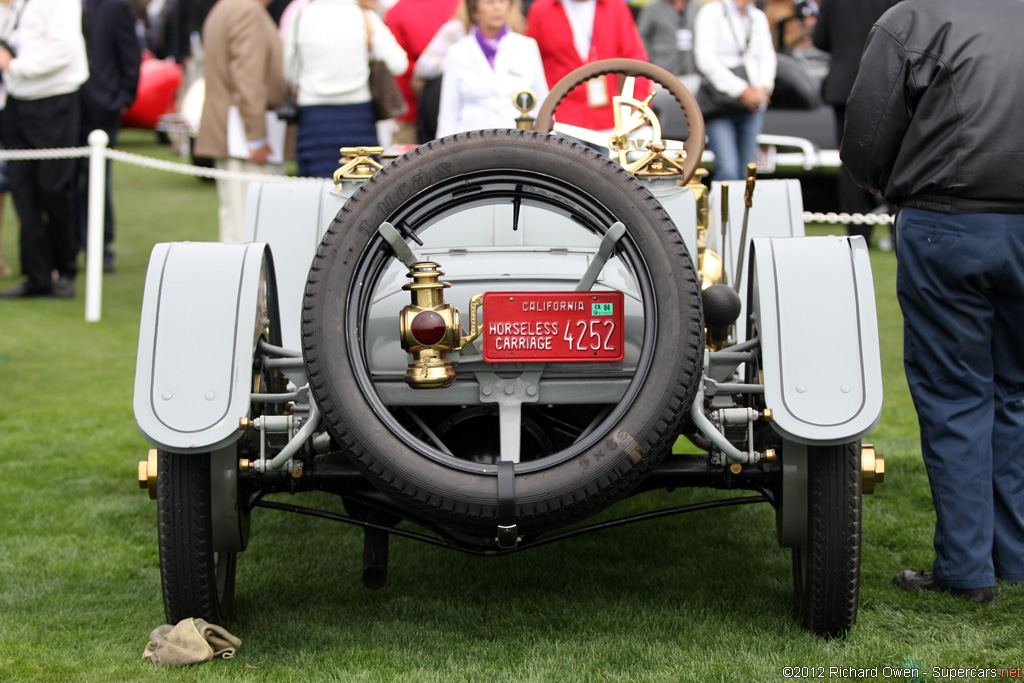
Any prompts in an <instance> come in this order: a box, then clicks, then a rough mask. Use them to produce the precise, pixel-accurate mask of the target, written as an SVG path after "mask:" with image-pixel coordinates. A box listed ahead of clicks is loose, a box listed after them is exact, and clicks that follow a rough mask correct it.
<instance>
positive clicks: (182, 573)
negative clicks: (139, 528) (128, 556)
mask: <svg viewBox="0 0 1024 683" xmlns="http://www.w3.org/2000/svg"><path fill="white" fill-rule="evenodd" d="M157 457H158V461H157V467H158V469H157V527H158V543H159V547H160V579H161V583H162V585H163V593H164V610H165V612H166V616H167V623H169V624H176V623H178V622H179V621H181V620H182V619H187V618H189V617H196V618H201V619H205V620H206V621H209V622H211V623H215V624H220V625H221V626H227V625H228V622H229V621H230V620H231V611H232V607H233V605H234V601H235V567H236V562H237V554H236V553H235V552H231V551H218V550H217V549H216V547H215V542H214V530H213V525H214V519H213V517H214V514H213V505H212V504H211V479H212V476H211V470H212V469H213V467H214V465H213V460H212V458H211V454H210V453H188V454H182V453H169V452H167V451H160V452H159V454H158V456H157ZM236 467H237V462H236Z"/></svg>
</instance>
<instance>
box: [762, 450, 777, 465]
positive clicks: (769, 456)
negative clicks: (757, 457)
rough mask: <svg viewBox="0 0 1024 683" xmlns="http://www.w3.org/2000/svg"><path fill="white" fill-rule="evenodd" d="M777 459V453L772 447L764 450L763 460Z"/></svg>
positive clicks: (771, 460)
mask: <svg viewBox="0 0 1024 683" xmlns="http://www.w3.org/2000/svg"><path fill="white" fill-rule="evenodd" d="M777 459H778V455H777V454H776V453H775V449H774V448H767V449H765V452H764V461H765V462H775V461H776V460H777Z"/></svg>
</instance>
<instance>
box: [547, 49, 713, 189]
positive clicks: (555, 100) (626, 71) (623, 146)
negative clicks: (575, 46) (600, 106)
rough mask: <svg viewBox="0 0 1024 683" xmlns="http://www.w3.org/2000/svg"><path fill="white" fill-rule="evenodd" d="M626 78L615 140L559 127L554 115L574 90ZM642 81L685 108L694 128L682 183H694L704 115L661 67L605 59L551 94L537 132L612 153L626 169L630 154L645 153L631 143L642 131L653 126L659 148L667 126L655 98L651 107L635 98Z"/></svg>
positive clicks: (574, 74) (614, 102) (619, 99)
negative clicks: (599, 80)
mask: <svg viewBox="0 0 1024 683" xmlns="http://www.w3.org/2000/svg"><path fill="white" fill-rule="evenodd" d="M612 73H613V74H621V75H623V76H625V79H624V80H623V84H622V94H621V95H617V96H615V97H613V98H612V105H613V110H614V114H615V128H614V130H612V133H611V135H608V136H606V135H605V134H603V133H599V132H597V131H593V130H590V129H588V128H582V127H580V126H573V125H569V124H566V123H555V119H554V114H555V110H556V109H557V108H558V105H559V103H560V102H561V101H562V100H563V99H565V97H566V95H568V94H569V93H570V92H572V90H573V89H574V88H576V87H577V86H580V85H582V84H583V83H586V82H587V81H589V80H590V79H591V78H596V77H598V76H604V75H606V74H612ZM637 77H643V78H649V79H650V80H652V81H654V82H655V83H657V84H658V85H660V86H661V87H662V88H664V89H665V90H667V91H668V92H669V93H671V95H672V96H673V97H674V98H675V99H676V102H678V103H679V106H680V107H682V109H683V114H684V115H685V116H686V122H687V124H688V125H689V127H690V135H689V137H688V138H687V140H686V141H685V142H684V143H682V147H683V150H684V151H685V152H686V158H685V159H684V160H682V162H681V163H680V166H682V169H683V179H682V182H683V183H684V184H685V183H686V182H688V181H689V180H690V178H691V177H693V174H694V173H695V172H696V170H697V167H698V166H699V165H700V158H701V155H702V154H703V153H704V116H703V115H702V114H701V113H700V107H699V106H697V100H696V98H694V96H693V95H692V94H691V93H690V91H689V90H687V89H686V86H685V85H683V84H682V83H681V82H680V81H679V79H678V78H676V77H675V76H673V75H672V74H671V73H670V72H668V71H666V70H665V69H662V68H661V67H660V66H655V65H654V64H650V63H649V62H642V61H640V60H638V59H602V60H599V61H596V62H591V63H590V64H584V65H583V66H581V67H580V68H578V69H575V70H573V71H571V72H569V73H568V74H566V76H565V77H564V78H562V80H560V81H558V83H555V86H554V87H553V88H551V92H550V93H548V96H547V98H546V99H545V100H544V103H543V104H542V105H541V107H540V110H539V111H538V113H537V120H536V122H535V123H534V126H533V128H534V130H537V131H540V132H542V133H550V132H552V131H553V132H556V133H562V134H564V135H568V136H569V137H573V138H576V139H578V140H582V141H584V142H587V143H590V144H593V145H598V146H600V147H607V148H609V149H610V150H612V151H613V152H615V153H617V154H618V156H619V163H620V164H622V165H623V166H625V165H627V164H626V154H627V152H629V151H631V150H640V151H642V150H643V147H641V146H640V145H639V144H638V142H637V141H636V139H635V138H633V137H631V134H632V133H634V132H635V131H636V130H638V129H639V128H641V127H643V126H645V125H649V126H650V127H651V128H652V129H653V133H654V134H653V138H654V140H655V141H656V142H657V141H659V138H660V137H661V124H660V123H659V122H658V117H657V116H656V115H655V114H654V112H653V111H652V110H651V108H650V98H647V100H645V101H640V100H637V99H635V98H634V97H633V86H634V83H635V81H636V78H637Z"/></svg>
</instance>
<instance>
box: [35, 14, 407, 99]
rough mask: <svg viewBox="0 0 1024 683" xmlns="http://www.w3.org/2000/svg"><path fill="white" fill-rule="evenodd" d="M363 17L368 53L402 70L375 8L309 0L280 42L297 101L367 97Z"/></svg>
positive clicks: (400, 54) (401, 53) (403, 63)
mask: <svg viewBox="0 0 1024 683" xmlns="http://www.w3.org/2000/svg"><path fill="white" fill-rule="evenodd" d="M32 1H33V2H35V0H32ZM366 17H368V18H369V20H370V23H371V26H372V30H373V54H374V57H376V58H377V59H381V60H383V61H384V63H385V64H386V65H387V67H388V71H390V72H391V73H392V74H394V75H396V76H397V75H400V74H403V73H405V70H406V69H407V68H408V67H409V60H408V58H407V57H406V55H405V50H403V49H402V48H401V46H399V44H398V42H397V41H396V40H395V37H394V36H393V35H392V34H391V31H390V30H388V27H387V26H385V25H384V22H383V21H381V19H380V17H379V16H377V14H376V13H375V12H364V11H363V10H362V9H361V8H360V7H359V4H358V3H357V2H356V0H315V2H311V3H309V5H307V6H306V7H304V8H303V9H302V11H300V12H299V14H298V15H297V16H296V17H295V19H294V20H293V21H292V25H291V31H290V32H289V34H288V39H287V40H285V44H284V76H285V78H287V79H288V82H289V83H290V84H291V85H293V86H296V87H297V88H298V103H299V105H300V106H308V105H317V104H358V103H362V102H369V101H370V86H369V83H368V82H367V79H368V78H369V75H370V67H369V61H368V56H367V49H366Z"/></svg>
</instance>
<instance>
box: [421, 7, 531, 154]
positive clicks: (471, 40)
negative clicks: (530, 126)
mask: <svg viewBox="0 0 1024 683" xmlns="http://www.w3.org/2000/svg"><path fill="white" fill-rule="evenodd" d="M509 3H510V0H468V2H467V3H466V4H467V8H468V10H469V18H470V20H471V21H472V22H473V28H472V29H471V30H470V32H469V35H468V36H466V37H465V38H463V39H462V40H460V41H459V42H457V43H455V44H454V45H452V46H451V48H450V49H449V50H448V54H447V55H445V58H444V68H443V71H444V76H443V78H442V81H441V104H440V107H439V109H438V114H437V135H438V137H443V136H445V135H451V134H453V133H459V132H462V131H467V130H480V129H482V128H514V127H515V120H516V118H517V117H518V116H519V111H518V110H517V109H516V108H515V105H514V104H513V102H512V99H513V96H514V95H515V94H516V93H517V92H518V91H520V90H533V92H534V94H535V95H536V96H537V102H538V103H540V102H543V101H544V98H545V97H547V94H548V86H547V80H546V79H545V78H544V66H543V64H542V63H541V60H540V50H538V49H537V43H536V41H534V40H533V39H532V38H527V37H526V36H523V35H520V34H518V33H513V32H512V31H511V30H510V29H509V27H508V24H507V23H506V19H507V17H508V12H509ZM538 106H539V104H538ZM535 109H536V108H535ZM532 113H534V114H535V113H536V111H534V112H532Z"/></svg>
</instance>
